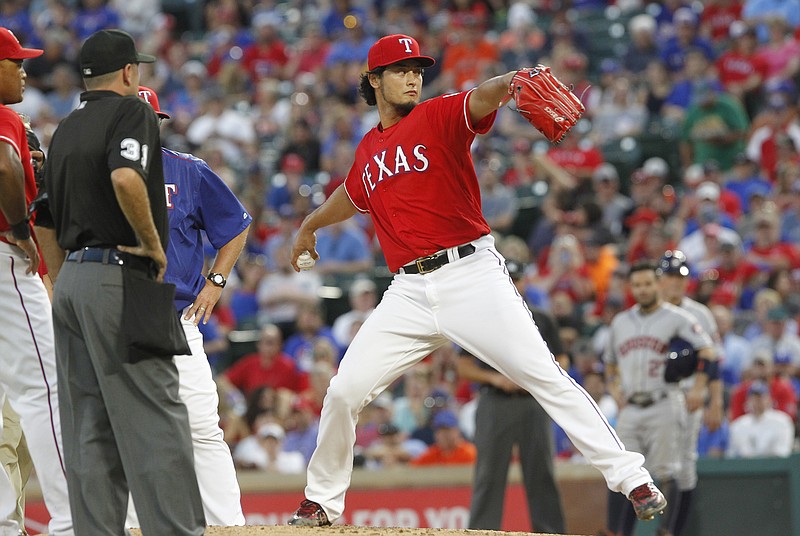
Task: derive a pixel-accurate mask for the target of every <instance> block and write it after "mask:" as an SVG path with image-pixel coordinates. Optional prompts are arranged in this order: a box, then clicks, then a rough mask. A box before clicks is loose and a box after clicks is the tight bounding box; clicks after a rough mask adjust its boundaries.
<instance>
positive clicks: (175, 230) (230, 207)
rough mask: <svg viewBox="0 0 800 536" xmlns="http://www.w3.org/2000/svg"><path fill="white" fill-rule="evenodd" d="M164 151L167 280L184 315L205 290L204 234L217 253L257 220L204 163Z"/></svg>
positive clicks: (183, 155) (162, 150) (176, 304)
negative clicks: (167, 215)
mask: <svg viewBox="0 0 800 536" xmlns="http://www.w3.org/2000/svg"><path fill="white" fill-rule="evenodd" d="M161 153H162V157H163V161H164V187H165V188H166V198H167V212H168V214H169V245H168V247H167V252H166V253H167V272H166V274H165V276H164V281H166V282H168V283H172V284H174V285H175V286H176V292H175V306H176V308H177V309H178V310H179V311H180V310H183V309H184V308H185V307H187V306H188V305H190V304H191V303H192V302H193V301H194V299H195V298H196V297H197V294H198V293H199V292H200V291H201V290H202V289H203V287H204V286H205V274H204V273H203V261H204V258H203V234H202V231H205V234H206V236H207V237H208V241H209V242H210V243H211V245H212V246H213V247H214V249H216V250H219V248H221V247H222V246H224V245H225V244H227V243H228V242H230V241H231V240H232V239H233V238H235V237H236V236H238V235H239V233H241V232H242V231H244V229H245V228H246V227H247V226H248V225H250V222H252V221H253V218H252V217H251V216H250V214H248V213H247V210H245V208H244V206H243V205H242V204H241V203H240V202H239V200H238V199H237V198H236V196H235V195H234V194H233V192H232V191H231V190H230V188H228V186H227V185H226V184H225V183H224V182H223V181H222V179H221V178H220V177H219V176H218V175H217V174H216V173H214V172H213V171H212V170H211V168H210V167H208V164H206V163H205V162H204V161H203V160H201V159H199V158H197V157H196V156H192V155H190V154H184V153H179V152H176V151H170V150H169V149H164V148H162V149H161Z"/></svg>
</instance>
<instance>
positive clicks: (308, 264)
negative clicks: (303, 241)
mask: <svg viewBox="0 0 800 536" xmlns="http://www.w3.org/2000/svg"><path fill="white" fill-rule="evenodd" d="M315 262H316V261H315V260H314V257H312V256H311V254H310V253H309V252H308V251H304V252H303V253H301V254H300V256H299V257H297V267H298V268H300V269H301V270H310V269H312V268H313V267H314V263H315Z"/></svg>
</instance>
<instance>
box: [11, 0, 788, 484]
mask: <svg viewBox="0 0 800 536" xmlns="http://www.w3.org/2000/svg"><path fill="white" fill-rule="evenodd" d="M200 8H202V9H200ZM0 26H4V27H7V28H10V29H12V30H13V31H14V32H15V34H16V35H17V36H18V37H19V39H20V40H21V41H22V43H23V44H24V45H30V46H36V47H42V48H44V50H45V53H44V55H43V56H42V57H40V58H35V59H32V60H28V61H27V62H26V64H25V68H26V71H27V74H28V78H27V84H26V90H25V100H24V102H23V103H22V104H21V105H19V106H17V107H16V108H17V109H18V110H19V111H20V112H23V113H24V114H26V115H27V116H28V117H29V118H30V119H31V122H32V125H33V128H34V130H35V131H36V132H37V133H38V134H39V137H40V138H41V139H42V141H43V145H44V147H45V148H46V147H47V145H48V142H49V139H50V136H51V135H52V133H53V131H54V129H55V128H56V127H57V125H58V122H59V121H60V120H61V119H62V118H63V117H65V116H66V115H67V114H68V113H69V112H70V111H71V110H72V109H74V108H75V106H76V105H77V103H78V97H79V94H80V92H81V91H82V87H81V80H80V74H79V72H78V69H77V61H76V54H77V51H78V50H79V48H80V43H81V42H82V40H83V39H84V38H86V37H87V36H88V35H90V34H91V33H92V32H94V31H96V30H98V29H101V28H112V27H119V28H122V29H124V30H126V31H128V32H130V33H131V34H132V35H133V36H134V37H135V38H136V40H137V42H138V48H139V49H140V50H143V51H144V52H148V53H153V54H155V55H157V57H158V61H157V62H156V63H155V64H154V65H152V66H150V65H147V66H145V65H142V66H141V68H142V72H143V76H142V81H143V83H145V84H146V85H147V86H149V87H151V88H153V89H155V90H156V92H157V93H158V94H159V98H160V103H161V108H162V109H163V110H164V111H166V112H168V113H169V114H170V115H171V116H172V119H171V120H170V121H167V122H165V123H164V125H163V126H162V141H163V143H164V145H165V146H166V147H168V148H170V149H174V150H178V151H186V152H192V153H194V154H196V155H197V156H199V157H201V158H203V159H205V160H206V161H207V162H208V163H209V165H210V166H211V168H212V169H214V171H216V172H217V173H218V174H219V175H220V176H221V177H222V178H223V179H224V180H225V181H226V183H227V184H228V185H229V186H230V188H231V189H232V190H233V191H234V192H235V193H236V194H237V195H238V197H239V198H240V199H241V200H242V202H243V203H244V204H245V206H246V207H247V208H248V210H249V211H250V213H251V214H252V215H253V217H254V225H253V228H252V230H251V232H250V235H249V238H248V243H247V247H246V251H245V253H244V254H243V255H242V257H241V258H240V260H239V262H238V263H237V266H236V269H235V272H234V274H232V276H231V278H230V279H229V283H228V287H227V288H226V290H225V293H224V294H223V298H222V302H220V305H219V306H218V307H217V309H215V311H214V313H215V314H214V317H213V319H212V321H211V322H210V323H209V324H207V325H204V326H202V328H203V332H204V335H205V337H206V341H207V349H208V352H209V356H210V359H211V360H212V364H213V366H214V368H215V370H216V372H217V374H218V380H219V382H218V383H219V385H220V392H221V393H222V396H221V414H222V419H223V424H224V427H225V433H226V440H227V441H228V442H229V443H230V445H231V447H232V449H233V452H234V456H235V459H236V462H237V464H239V466H240V467H243V468H244V467H248V468H258V469H261V470H266V471H274V472H286V473H289V472H302V471H303V470H304V467H305V464H306V462H307V460H308V458H309V457H310V456H311V453H312V452H313V449H314V445H315V437H316V423H317V418H318V415H319V412H320V409H321V405H322V399H323V396H324V393H325V389H326V387H327V383H328V381H329V380H330V378H331V377H332V376H333V375H334V374H335V373H336V368H337V365H338V362H339V360H340V359H341V357H342V355H343V354H344V351H345V349H346V348H347V345H348V344H349V342H350V340H352V337H353V335H354V334H355V333H356V331H357V330H358V328H359V326H360V325H361V323H362V322H363V321H364V320H365V319H366V318H367V317H368V315H369V314H370V312H371V310H372V309H373V308H374V307H375V305H376V303H378V301H379V300H380V294H381V291H382V285H384V284H385V283H387V282H388V276H389V275H390V274H389V273H388V270H386V268H385V262H384V260H383V257H382V254H381V252H380V249H379V247H378V245H377V243H376V241H375V237H374V232H373V229H372V227H371V222H370V219H369V217H368V216H364V215H357V216H356V217H355V218H353V219H351V220H349V221H347V222H344V223H341V224H338V225H335V226H331V227H330V228H326V229H324V230H322V231H320V232H319V233H318V251H319V253H320V255H321V258H320V260H319V262H317V264H316V266H315V268H314V269H313V270H311V271H304V272H300V273H296V272H294V270H292V269H291V267H290V266H289V254H290V250H291V239H292V234H293V232H294V230H295V229H296V228H297V226H298V224H299V222H300V221H301V220H302V218H303V217H304V216H305V215H306V214H307V213H308V212H309V211H310V210H313V208H314V207H316V206H318V205H319V204H320V203H321V202H322V201H323V200H324V199H325V198H326V196H327V195H329V194H330V193H331V192H332V191H333V189H335V188H336V187H337V186H338V185H339V184H341V183H342V181H343V180H344V177H345V176H346V174H347V172H348V170H349V167H350V165H351V163H352V161H353V152H354V148H355V145H356V144H357V142H358V140H359V139H360V138H361V136H362V135H363V134H364V133H365V132H366V131H367V130H369V129H370V128H372V127H373V126H374V125H375V124H376V123H377V114H376V111H375V110H374V109H373V108H370V107H368V106H366V105H365V104H364V103H363V101H362V100H361V99H360V98H359V97H358V95H357V87H358V81H359V75H360V74H361V73H362V72H363V71H364V70H365V69H366V68H365V64H366V57H367V51H368V49H369V47H370V45H371V44H372V43H373V42H374V41H375V39H376V38H377V37H379V36H382V35H386V34H390V33H406V34H410V35H413V36H415V37H416V38H417V39H418V40H419V42H420V44H421V47H422V50H423V52H424V53H425V54H427V55H431V56H433V57H435V58H436V60H437V63H436V65H434V66H433V67H431V68H428V69H426V70H425V74H424V81H425V85H424V88H423V91H424V95H423V97H430V96H433V95H437V94H441V93H445V92H452V91H460V90H464V89H468V88H471V87H473V86H474V85H476V84H477V83H479V82H481V81H483V80H485V79H487V78H489V77H491V76H493V75H496V74H501V73H505V72H508V71H509V70H514V69H517V68H520V67H525V66H531V65H534V64H536V63H538V62H541V63H544V64H547V65H550V66H551V67H552V69H553V72H554V73H555V74H557V76H559V77H560V78H561V79H562V80H564V81H565V82H566V83H568V84H571V85H572V87H573V88H574V91H575V93H576V94H577V95H579V96H580V97H581V99H582V100H583V101H584V103H585V104H586V108H587V112H586V116H585V118H584V119H583V120H581V122H580V123H579V124H578V126H577V127H576V129H575V131H574V132H572V133H571V134H570V135H569V136H568V137H567V138H566V139H565V140H564V142H563V143H561V144H559V145H557V146H551V145H549V144H548V143H547V142H546V140H544V138H543V137H542V136H541V135H540V134H539V133H538V132H536V131H535V130H534V129H533V128H531V126H530V125H529V124H528V123H527V122H526V121H524V120H523V119H522V118H520V117H519V116H518V114H516V113H514V112H513V111H512V110H510V109H504V110H501V111H500V112H499V114H498V117H497V120H496V124H495V126H494V128H493V129H492V130H491V131H490V133H489V134H487V135H485V136H480V137H479V138H478V139H477V140H476V143H475V145H474V147H473V152H474V159H475V162H476V166H477V172H478V176H479V180H480V183H481V190H482V196H483V197H482V199H483V210H484V214H485V217H486V219H487V221H488V222H489V223H490V225H491V227H492V229H493V231H494V233H495V235H496V238H497V244H498V247H499V250H500V251H501V253H503V254H504V255H505V256H506V257H507V258H509V259H513V260H516V261H518V262H520V263H523V264H524V265H525V266H526V267H527V269H526V298H527V299H528V300H529V301H530V303H532V304H534V305H537V306H540V307H544V308H546V309H548V310H549V311H551V312H552V313H553V315H555V317H556V319H557V320H558V322H559V325H560V334H561V337H562V339H563V341H564V343H565V348H566V350H567V354H568V355H569V358H570V363H569V372H570V374H571V375H573V377H574V378H575V379H576V380H577V381H579V382H580V383H581V384H582V385H584V387H585V388H586V389H587V391H589V392H590V394H591V395H592V396H593V397H594V398H595V399H596V400H597V401H598V403H599V405H600V407H601V408H602V410H603V411H604V413H606V416H607V417H608V418H609V420H610V421H612V422H613V420H614V416H615V412H616V407H617V405H616V402H615V401H614V400H613V398H611V397H610V396H609V395H608V393H607V392H606V391H605V384H604V379H603V372H602V371H603V363H602V350H603V348H604V341H605V337H606V336H607V325H608V322H609V321H610V319H611V318H612V317H613V315H614V314H616V313H617V312H619V311H621V310H622V309H624V308H626V307H628V306H630V305H631V304H632V302H631V299H630V296H629V294H628V292H627V290H626V286H625V279H626V268H627V267H628V266H630V265H631V264H632V263H634V262H636V261H639V260H647V259H649V260H652V261H657V260H658V259H659V258H660V257H661V255H662V254H663V253H664V251H665V250H667V249H671V248H678V249H681V250H683V251H684V252H685V254H686V256H687V258H688V260H689V263H690V265H691V267H692V273H691V279H692V284H691V293H690V294H691V296H692V297H694V298H695V299H697V300H698V301H700V302H702V303H704V304H706V305H708V306H709V307H710V308H711V309H712V311H713V313H714V316H715V318H716V320H717V323H718V324H719V328H720V333H721V335H722V340H721V342H720V346H721V347H722V349H723V350H722V355H723V356H724V362H723V366H722V371H723V378H724V381H725V386H726V395H727V396H726V400H727V409H728V412H727V414H728V415H727V416H728V419H727V420H726V422H725V424H724V426H723V427H722V428H721V429H719V430H715V431H708V430H705V431H704V432H703V433H702V435H701V440H700V451H701V455H704V456H717V457H720V456H726V455H731V456H760V455H781V456H785V455H788V454H789V453H790V452H791V451H792V449H793V448H795V449H796V446H795V445H796V444H795V432H794V428H796V425H797V413H798V411H797V410H798V394H799V393H800V337H799V335H800V332H799V331H798V318H800V317H799V314H800V151H799V150H800V119H798V114H797V112H798V96H800V91H798V89H799V88H800V85H799V84H800V0H780V1H779V0H743V1H742V0H709V1H706V2H697V1H695V2H691V3H688V2H684V1H683V0H663V1H661V2H653V3H642V2H641V1H640V0H618V1H617V2H615V3H614V2H611V3H609V2H606V1H603V0H572V1H570V0H514V1H509V0H378V1H367V0H305V1H301V0H286V1H283V0H280V1H275V0H205V1H191V0H170V1H169V2H161V1H159V0H5V1H3V2H2V3H0ZM334 303H336V304H339V309H341V311H339V310H337V311H336V312H337V314H335V315H334V314H333V308H332V304H334ZM342 304H344V306H343V307H342ZM244 332H253V333H257V342H256V343H255V345H254V347H253V348H251V350H253V353H248V354H247V355H243V356H239V355H236V356H235V358H234V359H232V358H231V356H232V352H231V348H232V345H233V343H234V342H235V341H234V339H233V336H234V335H235V334H239V335H241V333H244ZM457 352H458V350H457V349H456V348H451V347H446V348H442V349H440V350H437V351H436V352H435V353H434V354H432V355H431V356H430V357H428V358H427V359H426V360H425V361H424V362H423V363H421V364H420V365H418V366H417V367H414V368H413V369H412V370H411V371H409V372H408V373H407V374H406V375H405V376H404V377H403V378H402V379H401V381H399V382H398V383H397V384H396V385H395V386H393V388H392V389H390V390H389V391H388V392H387V393H386V394H385V395H382V396H381V397H379V398H378V399H377V400H375V401H374V402H373V403H372V404H370V406H369V407H368V408H366V410H365V411H364V412H363V414H362V416H361V419H360V422H359V425H358V435H357V456H356V462H357V463H358V464H359V465H362V466H364V467H368V468H377V467H384V466H391V465H395V464H404V463H470V462H471V461H472V460H474V457H475V451H474V447H472V446H471V445H470V444H469V442H468V439H469V438H470V437H471V433H472V430H473V429H474V422H473V419H472V413H471V410H473V408H474V404H475V397H476V396H478V392H477V390H476V389H475V388H474V386H471V385H469V384H466V383H465V382H462V381H459V378H458V375H457V373H456V368H455V362H456V359H457ZM231 361H234V362H231ZM787 431H788V432H787ZM747 437H751V438H752V437H755V438H762V439H763V438H766V437H769V438H776V439H774V440H772V439H770V440H769V441H748V440H747ZM778 438H779V439H778ZM776 443H781V445H782V446H781V448H776V447H775V444H776ZM557 447H558V448H557V451H558V456H559V457H561V458H564V459H572V460H575V459H577V458H579V456H578V455H577V453H575V452H574V450H573V449H572V447H571V446H570V445H569V442H568V441H566V440H564V438H563V437H561V438H560V440H559V442H558V445H557Z"/></svg>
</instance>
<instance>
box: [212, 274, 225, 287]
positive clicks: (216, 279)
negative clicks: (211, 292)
mask: <svg viewBox="0 0 800 536" xmlns="http://www.w3.org/2000/svg"><path fill="white" fill-rule="evenodd" d="M209 279H211V282H212V283H214V284H215V285H217V286H222V285H224V284H225V278H224V277H222V274H214V275H212V276H211V277H210V278H209Z"/></svg>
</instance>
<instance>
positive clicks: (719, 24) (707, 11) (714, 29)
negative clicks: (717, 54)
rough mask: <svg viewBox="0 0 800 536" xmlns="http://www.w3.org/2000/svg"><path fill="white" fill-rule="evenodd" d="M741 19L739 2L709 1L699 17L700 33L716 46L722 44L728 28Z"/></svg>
mask: <svg viewBox="0 0 800 536" xmlns="http://www.w3.org/2000/svg"><path fill="white" fill-rule="evenodd" d="M741 18H742V2H741V0H711V1H710V2H708V3H707V4H706V6H705V7H704V8H703V13H702V14H701V15H700V33H702V34H703V35H704V36H705V37H710V38H711V40H712V41H713V42H714V43H715V44H716V45H720V44H724V42H725V40H726V39H727V38H728V28H730V27H731V25H732V24H734V23H735V22H737V21H739V20H740V19H741Z"/></svg>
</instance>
